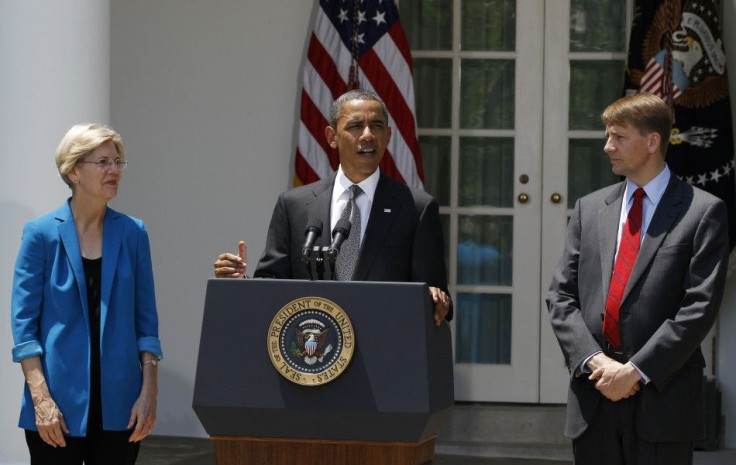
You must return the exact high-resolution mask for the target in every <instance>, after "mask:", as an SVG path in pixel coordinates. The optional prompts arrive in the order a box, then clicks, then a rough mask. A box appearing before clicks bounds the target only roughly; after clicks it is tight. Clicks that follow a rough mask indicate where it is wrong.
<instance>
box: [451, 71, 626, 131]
mask: <svg viewBox="0 0 736 465" xmlns="http://www.w3.org/2000/svg"><path fill="white" fill-rule="evenodd" d="M460 67H461V69H462V78H461V79H460V126H461V127H463V128H472V129H512V128H513V127H514V84H515V82H514V67H515V63H514V60H470V59H467V60H462V61H461V62H460ZM622 75H623V74H622Z"/></svg>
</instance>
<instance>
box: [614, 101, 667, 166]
mask: <svg viewBox="0 0 736 465" xmlns="http://www.w3.org/2000/svg"><path fill="white" fill-rule="evenodd" d="M601 120H602V121H603V124H605V125H606V126H612V125H614V124H615V125H618V126H633V127H635V128H636V129H637V130H638V131H639V134H641V135H642V136H644V135H647V134H651V133H653V132H656V133H658V134H659V137H660V143H659V148H660V152H661V154H662V156H664V154H665V153H667V145H668V144H669V142H670V133H671V131H672V117H671V115H670V108H669V107H668V106H667V104H666V103H665V101H664V100H662V99H661V98H659V97H657V96H656V95H652V94H648V93H639V94H633V95H627V96H626V97H622V98H620V99H618V100H616V101H615V102H613V103H612V104H610V105H609V106H608V108H606V109H605V110H603V114H602V115H601Z"/></svg>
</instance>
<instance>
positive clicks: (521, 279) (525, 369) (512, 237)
mask: <svg viewBox="0 0 736 465" xmlns="http://www.w3.org/2000/svg"><path fill="white" fill-rule="evenodd" d="M400 6H401V14H402V18H403V22H404V23H405V27H406V29H407V35H408V36H409V42H410V45H411V47H412V56H413V60H414V83H415V94H416V96H417V99H416V102H417V104H416V110H417V124H418V126H419V142H420V144H421V149H422V155H423V165H424V173H425V188H426V189H427V191H428V192H430V193H431V194H433V195H434V196H435V197H436V198H437V199H438V200H439V202H440V213H441V215H442V220H443V225H444V229H445V231H444V233H445V238H446V241H447V263H448V270H449V279H450V290H451V291H452V293H453V297H454V301H455V308H456V309H457V312H456V316H455V320H454V321H453V336H454V349H455V350H454V355H455V397H456V399H457V400H461V401H463V400H467V401H502V402H537V401H538V397H539V318H538V309H539V293H538V289H539V287H540V266H539V257H540V253H541V251H540V246H541V237H540V234H541V210H540V208H541V197H540V194H541V188H542V183H541V181H542V179H541V175H542V173H541V166H542V164H541V140H542V112H541V106H542V83H543V81H542V74H543V69H542V66H543V62H542V60H541V56H542V48H541V47H542V43H543V30H544V28H543V26H544V25H543V19H544V17H543V15H541V14H540V12H543V11H544V2H543V0H426V1H420V2H414V1H404V2H401V3H400Z"/></svg>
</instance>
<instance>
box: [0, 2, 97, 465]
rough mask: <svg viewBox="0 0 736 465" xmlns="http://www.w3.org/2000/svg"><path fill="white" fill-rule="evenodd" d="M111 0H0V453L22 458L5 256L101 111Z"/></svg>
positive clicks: (47, 201) (57, 184) (51, 200)
mask: <svg viewBox="0 0 736 465" xmlns="http://www.w3.org/2000/svg"><path fill="white" fill-rule="evenodd" d="M109 45H110V35H109V3H108V2H107V1H100V0H65V1H64V2H48V1H42V0H23V1H10V0H2V1H0V63H2V72H0V102H2V103H1V104H0V105H1V107H0V173H3V180H2V182H0V221H2V227H0V263H1V264H2V266H0V299H1V300H0V304H1V305H0V308H2V312H0V313H2V320H0V322H1V323H0V348H1V349H2V350H0V354H2V356H0V463H3V464H9V463H21V462H23V463H28V452H27V449H26V445H25V438H24V436H23V432H22V430H21V429H19V428H18V427H17V424H18V413H19V411H20V399H21V393H22V388H23V375H22V373H21V370H20V365H18V364H15V363H12V362H11V356H10V349H11V347H12V346H13V338H12V335H11V332H10V328H9V327H8V323H9V321H10V316H9V307H10V305H9V304H10V289H11V287H12V286H11V285H12V279H13V269H12V265H13V263H14V262H15V256H16V254H17V253H18V247H19V245H20V234H21V230H22V228H23V223H25V222H26V221H28V220H29V219H31V218H34V217H36V216H38V215H40V214H42V213H45V212H46V211H48V210H51V209H52V208H55V207H57V206H58V205H61V203H62V202H63V201H64V199H66V198H67V196H69V195H70V191H69V189H68V188H67V187H66V185H65V184H64V182H63V181H62V180H61V178H59V176H58V174H57V172H56V166H55V164H54V153H55V151H56V146H57V144H58V143H59V140H61V137H62V136H63V135H64V133H66V131H67V130H68V129H69V128H70V127H71V126H72V125H73V124H76V123H78V122H82V121H99V122H107V121H108V119H109V101H110V92H109V50H110V47H109Z"/></svg>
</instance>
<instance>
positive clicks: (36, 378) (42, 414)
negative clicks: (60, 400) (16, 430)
mask: <svg viewBox="0 0 736 465" xmlns="http://www.w3.org/2000/svg"><path fill="white" fill-rule="evenodd" d="M20 366H21V368H22V369H23V376H25V378H26V384H27V385H28V390H29V391H30V393H31V399H32V400H33V410H34V412H35V415H36V428H37V429H38V434H39V436H41V440H42V441H43V442H45V443H46V444H48V445H50V446H51V447H65V446H66V440H64V433H66V434H69V430H68V429H67V427H66V423H64V415H62V414H61V411H60V410H59V407H58V406H57V405H56V402H54V399H53V398H52V397H51V393H50V392H49V387H48V385H47V384H46V377H45V376H44V374H43V369H42V367H41V358H40V357H29V358H25V359H23V360H21V361H20Z"/></svg>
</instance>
